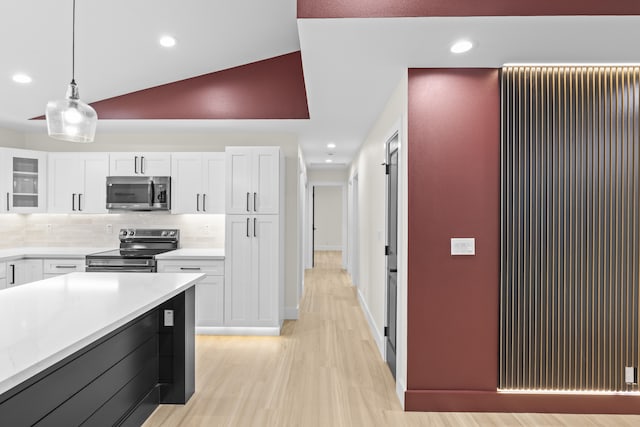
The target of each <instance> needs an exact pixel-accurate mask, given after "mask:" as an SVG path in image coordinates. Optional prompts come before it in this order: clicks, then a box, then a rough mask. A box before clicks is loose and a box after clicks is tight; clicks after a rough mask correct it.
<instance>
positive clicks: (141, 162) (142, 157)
mask: <svg viewBox="0 0 640 427" xmlns="http://www.w3.org/2000/svg"><path fill="white" fill-rule="evenodd" d="M140 173H142V174H143V173H144V156H141V157H140Z"/></svg>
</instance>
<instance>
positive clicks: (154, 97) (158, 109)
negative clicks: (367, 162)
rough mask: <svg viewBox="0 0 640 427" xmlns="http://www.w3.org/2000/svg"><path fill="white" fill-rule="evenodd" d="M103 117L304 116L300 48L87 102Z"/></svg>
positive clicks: (238, 117) (302, 117)
mask: <svg viewBox="0 0 640 427" xmlns="http://www.w3.org/2000/svg"><path fill="white" fill-rule="evenodd" d="M91 105H92V106H93V107H94V108H95V109H96V112H97V113H98V118H99V119H100V120H104V119H308V118H309V110H308V107H307V93H306V89H305V84H304V74H303V71H302V58H301V54H300V52H293V53H289V54H286V55H282V56H278V57H275V58H269V59H266V60H264V61H259V62H254V63H252V64H247V65H242V66H239V67H235V68H230V69H228V70H223V71H218V72H214V73H210V74H205V75H203V76H198V77H193V78H190V79H186V80H181V81H178V82H174V83H169V84H166V85H162V86H157V87H153V88H149V89H145V90H141V91H138V92H133V93H129V94H126V95H122V96H118V97H115V98H110V99H105V100H102V101H98V102H95V103H92V104H91Z"/></svg>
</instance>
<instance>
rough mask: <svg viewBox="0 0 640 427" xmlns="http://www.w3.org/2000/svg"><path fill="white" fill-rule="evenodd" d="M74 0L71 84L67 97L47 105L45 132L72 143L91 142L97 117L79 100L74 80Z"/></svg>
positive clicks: (74, 4)
mask: <svg viewBox="0 0 640 427" xmlns="http://www.w3.org/2000/svg"><path fill="white" fill-rule="evenodd" d="M75 48H76V0H73V29H72V42H71V83H70V84H69V88H68V89H67V97H66V98H65V99H60V100H57V101H49V102H48V103H47V112H46V117H47V130H48V132H49V136H50V137H52V138H55V139H61V140H63V141H72V142H93V139H94V137H95V134H96V124H97V122H98V115H97V114H96V110H94V109H93V108H92V107H91V106H90V105H88V104H85V103H84V102H82V101H81V100H80V95H79V92H78V85H77V84H76V80H75V71H76V70H75V66H76V62H75V61H76V56H75V55H76V52H75Z"/></svg>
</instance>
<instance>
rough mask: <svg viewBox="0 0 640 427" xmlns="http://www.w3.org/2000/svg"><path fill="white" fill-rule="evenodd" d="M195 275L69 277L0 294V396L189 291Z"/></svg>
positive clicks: (160, 274) (73, 274)
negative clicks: (163, 303) (186, 290)
mask: <svg viewBox="0 0 640 427" xmlns="http://www.w3.org/2000/svg"><path fill="white" fill-rule="evenodd" d="M202 277H204V275H203V274H198V273H70V274H66V275H63V276H58V277H53V278H50V279H45V280H40V281H37V282H33V283H28V284H26V285H22V286H16V287H13V288H9V289H5V290H3V291H2V292H1V293H0V394H1V393H4V392H5V391H7V390H9V389H11V388H12V387H14V386H16V385H18V384H20V383H21V382H23V381H25V380H26V379H28V378H30V377H32V376H33V375H35V374H37V373H38V372H41V371H42V370H44V369H46V368H48V367H49V366H51V365H53V364H55V363H56V362H59V361H60V360H62V359H64V358H65V357H67V356H69V355H71V354H73V353H74V352H76V351H78V350H80V349H81V348H83V347H85V346H86V345H88V344H89V343H91V342H93V341H95V340H96V339H98V338H100V337H103V336H104V335H106V334H108V333H109V332H112V331H114V330H115V329H117V328H119V327H120V326H122V325H124V324H126V323H127V322H129V321H131V320H133V319H135V318H136V317H138V316H139V315H141V314H144V313H146V312H147V311H149V310H150V309H152V308H154V307H156V306H158V305H159V304H161V303H162V302H164V301H167V300H169V299H171V298H172V297H174V296H175V295H178V294H179V293H181V292H183V291H184V290H185V289H188V288H189V287H191V286H193V285H194V284H195V283H196V282H197V281H198V280H200V279H201V278H202Z"/></svg>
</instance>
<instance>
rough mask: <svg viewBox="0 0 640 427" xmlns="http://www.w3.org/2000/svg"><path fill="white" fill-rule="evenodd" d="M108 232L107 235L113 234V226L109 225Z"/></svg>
mask: <svg viewBox="0 0 640 427" xmlns="http://www.w3.org/2000/svg"><path fill="white" fill-rule="evenodd" d="M106 231H107V234H111V233H113V225H112V224H107V227H106Z"/></svg>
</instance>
